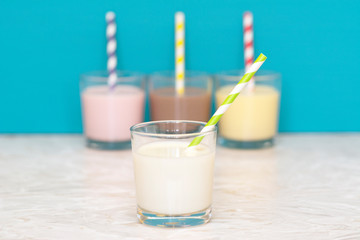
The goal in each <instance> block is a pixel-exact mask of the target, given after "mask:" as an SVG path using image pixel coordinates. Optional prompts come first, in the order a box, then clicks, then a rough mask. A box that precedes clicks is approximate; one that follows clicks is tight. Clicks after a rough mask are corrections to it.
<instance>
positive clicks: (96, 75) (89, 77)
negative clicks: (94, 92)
mask: <svg viewBox="0 0 360 240" xmlns="http://www.w3.org/2000/svg"><path fill="white" fill-rule="evenodd" d="M116 74H117V79H118V80H120V81H128V82H131V81H136V80H139V78H142V79H144V77H145V74H143V73H141V72H136V71H121V70H116ZM85 78H86V81H91V82H101V83H102V82H107V81H108V71H107V70H95V71H90V72H85V73H82V74H80V79H81V80H83V79H85Z"/></svg>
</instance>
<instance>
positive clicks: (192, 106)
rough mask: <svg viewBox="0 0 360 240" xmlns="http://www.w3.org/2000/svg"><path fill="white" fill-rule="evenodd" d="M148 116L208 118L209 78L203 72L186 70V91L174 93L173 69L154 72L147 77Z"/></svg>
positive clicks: (210, 84)
mask: <svg viewBox="0 0 360 240" xmlns="http://www.w3.org/2000/svg"><path fill="white" fill-rule="evenodd" d="M149 92H150V113H151V120H153V121H159V120H192V121H203V122H207V121H208V120H209V117H210V111H211V95H212V94H211V93H212V79H211V77H210V76H209V75H208V74H207V73H204V72H198V71H186V72H185V92H184V94H183V95H179V94H177V92H176V90H175V73H174V71H162V72H156V73H153V74H152V75H151V76H150V78H149Z"/></svg>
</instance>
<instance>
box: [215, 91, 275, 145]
mask: <svg viewBox="0 0 360 240" xmlns="http://www.w3.org/2000/svg"><path fill="white" fill-rule="evenodd" d="M232 88H233V86H225V87H223V88H221V89H219V90H218V91H217V92H216V103H217V106H220V105H221V103H222V102H223V101H224V100H225V98H226V97H227V95H228V94H229V92H231V90H232ZM278 102H279V92H278V91H277V90H276V89H274V88H272V87H268V86H256V88H255V91H254V92H246V91H243V92H241V93H240V94H239V96H238V97H237V98H236V99H235V101H234V102H233V103H232V105H231V106H230V108H229V109H228V110H227V112H226V114H224V116H222V118H221V120H220V122H219V131H220V135H221V136H222V137H224V138H227V139H231V140H240V141H257V140H264V139H269V138H272V137H274V136H275V134H276V132H277V118H278V105H279V104H278Z"/></svg>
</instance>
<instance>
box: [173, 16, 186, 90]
mask: <svg viewBox="0 0 360 240" xmlns="http://www.w3.org/2000/svg"><path fill="white" fill-rule="evenodd" d="M184 29H185V15H184V13H183V12H177V13H176V14H175V89H176V92H177V94H178V95H183V94H184V91H185V87H184V80H185V31H184Z"/></svg>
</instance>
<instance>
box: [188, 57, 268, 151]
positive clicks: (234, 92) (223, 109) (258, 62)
mask: <svg viewBox="0 0 360 240" xmlns="http://www.w3.org/2000/svg"><path fill="white" fill-rule="evenodd" d="M265 60H266V56H265V55H264V54H262V53H261V54H260V55H259V57H258V58H257V59H256V60H255V62H254V63H253V64H252V65H251V66H250V68H249V69H248V70H247V71H246V73H245V75H244V76H243V77H242V78H241V79H240V81H239V82H238V84H237V85H236V86H235V87H234V88H233V90H232V91H231V92H230V93H229V95H228V96H227V97H226V99H225V101H224V102H223V103H222V104H221V106H220V107H219V108H218V109H217V110H216V112H215V113H214V115H213V116H212V117H211V118H210V120H209V121H208V122H207V124H206V125H205V127H204V128H203V129H202V130H201V132H200V133H202V132H207V131H209V130H211V129H213V127H214V125H216V124H217V123H218V121H219V120H220V118H221V117H222V115H224V113H225V112H226V110H227V109H228V108H229V107H230V105H231V104H232V103H233V102H234V100H235V98H236V97H237V96H238V95H239V93H240V92H241V90H242V89H244V87H245V86H246V85H247V84H248V82H249V81H250V79H251V78H252V77H253V76H254V74H255V73H256V72H257V70H259V68H260V67H261V65H262V64H263V63H264V62H265ZM203 138H204V136H198V137H196V138H194V140H193V141H192V142H191V143H190V144H189V146H188V147H194V146H197V145H199V143H200V142H201V140H202V139H203Z"/></svg>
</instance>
